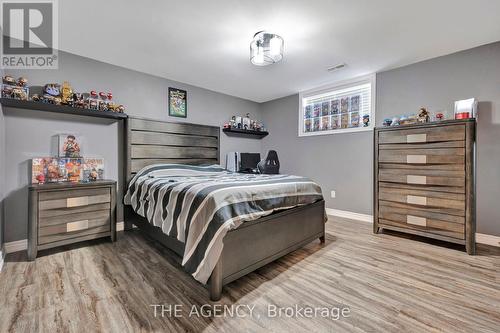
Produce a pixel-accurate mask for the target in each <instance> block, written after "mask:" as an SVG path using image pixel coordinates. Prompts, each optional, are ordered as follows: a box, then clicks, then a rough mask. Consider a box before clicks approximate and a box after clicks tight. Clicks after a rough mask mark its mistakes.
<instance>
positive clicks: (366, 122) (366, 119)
mask: <svg viewBox="0 0 500 333" xmlns="http://www.w3.org/2000/svg"><path fill="white" fill-rule="evenodd" d="M368 126H370V115H369V114H365V115H364V116H363V127H368Z"/></svg>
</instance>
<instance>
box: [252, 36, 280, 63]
mask: <svg viewBox="0 0 500 333" xmlns="http://www.w3.org/2000/svg"><path fill="white" fill-rule="evenodd" d="M283 44H284V43H283V38H281V37H280V36H278V35H275V34H271V33H268V32H265V31H259V32H257V33H256V34H255V35H254V36H253V40H252V42H251V43H250V61H251V62H252V64H254V65H256V66H267V65H272V64H274V63H276V62H278V61H281V59H283Z"/></svg>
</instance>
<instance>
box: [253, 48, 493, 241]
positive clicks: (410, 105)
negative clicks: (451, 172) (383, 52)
mask: <svg viewBox="0 0 500 333" xmlns="http://www.w3.org/2000/svg"><path fill="white" fill-rule="evenodd" d="M470 97H475V98H477V99H478V100H479V101H480V103H479V119H478V138H477V141H478V157H477V167H478V172H477V208H478V212H477V218H478V222H477V224H478V225H477V230H478V232H480V233H485V234H492V235H500V212H499V211H498V209H497V208H496V204H497V202H498V198H499V197H500V177H499V169H500V144H499V142H500V43H494V44H490V45H485V46H481V47H478V48H474V49H471V50H467V51H463V52H459V53H455V54H451V55H447V56H444V57H439V58H435V59H431V60H428V61H424V62H421V63H417V64H413V65H409V66H406V67H402V68H398V69H394V70H391V71H387V72H382V73H379V74H377V102H376V119H377V124H381V122H382V120H383V119H384V118H386V117H392V116H395V115H401V114H405V113H406V114H411V113H415V112H417V110H418V109H419V108H420V107H422V106H425V107H428V109H429V110H430V111H431V112H437V111H445V112H446V113H447V114H448V115H450V116H451V115H452V114H453V103H454V101H455V100H459V99H465V98H470ZM298 103H299V100H298V95H293V96H289V97H285V98H282V99H279V100H275V101H271V102H267V103H264V104H263V105H262V111H263V116H264V120H265V121H266V124H267V126H268V128H269V131H270V132H271V134H270V135H269V136H268V137H267V138H265V139H264V142H263V151H267V150H268V149H276V150H277V151H278V153H279V156H280V160H281V163H282V168H283V171H284V172H288V173H297V174H302V175H306V176H309V177H311V178H313V179H315V180H316V181H317V182H319V184H320V185H321V186H322V188H323V194H324V195H325V199H326V203H327V207H329V208H336V209H341V210H347V211H353V212H358V213H364V214H372V156H373V153H372V145H373V138H372V135H373V133H372V132H362V133H348V134H334V135H324V136H316V137H302V138H299V137H298V136H297V121H298V119H297V117H298ZM332 189H334V190H336V191H337V198H336V199H331V198H330V190H332Z"/></svg>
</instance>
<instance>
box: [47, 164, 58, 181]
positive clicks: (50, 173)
mask: <svg viewBox="0 0 500 333" xmlns="http://www.w3.org/2000/svg"><path fill="white" fill-rule="evenodd" d="M59 177H60V173H59V168H58V166H57V165H55V164H53V163H51V164H49V165H48V166H47V178H48V179H49V181H51V182H58V181H59Z"/></svg>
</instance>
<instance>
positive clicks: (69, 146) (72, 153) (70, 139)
mask: <svg viewBox="0 0 500 333" xmlns="http://www.w3.org/2000/svg"><path fill="white" fill-rule="evenodd" d="M62 151H63V153H64V157H80V145H79V144H78V142H77V141H76V137H75V136H74V135H71V134H70V135H68V136H67V137H66V140H65V141H64V144H63V147H62Z"/></svg>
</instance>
